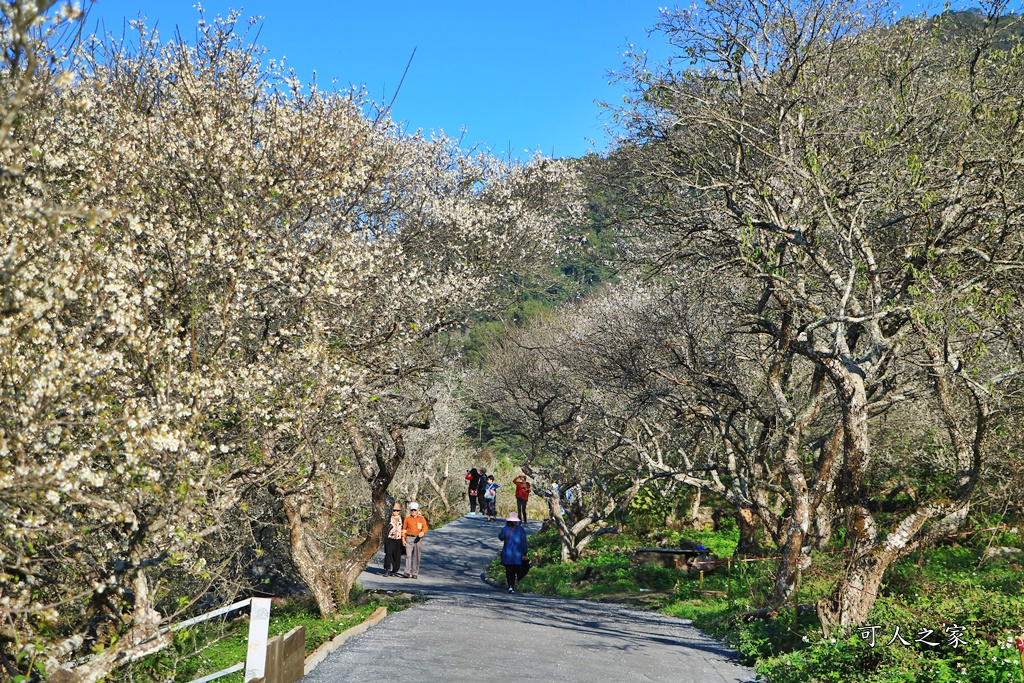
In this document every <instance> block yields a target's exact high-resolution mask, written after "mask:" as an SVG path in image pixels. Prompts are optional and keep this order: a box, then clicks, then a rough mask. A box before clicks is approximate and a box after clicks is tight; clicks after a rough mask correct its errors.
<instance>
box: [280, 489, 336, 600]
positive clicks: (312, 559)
mask: <svg viewBox="0 0 1024 683" xmlns="http://www.w3.org/2000/svg"><path fill="white" fill-rule="evenodd" d="M276 488H277V487H274V489H276ZM275 492H279V489H278V491H275ZM282 503H283V506H284V513H285V515H287V516H288V523H289V525H290V526H291V551H292V563H293V564H294V565H295V568H296V569H297V570H298V571H299V576H301V577H302V580H303V581H305V582H306V585H307V586H309V590H310V592H311V593H312V594H313V599H314V600H316V606H317V608H318V609H319V610H320V614H321V616H324V617H328V616H330V615H332V614H334V613H335V612H337V611H338V606H337V603H336V602H335V599H334V590H333V582H332V581H331V576H330V573H329V572H330V569H329V567H330V564H329V563H328V562H327V559H326V557H325V556H324V553H323V551H322V550H321V549H320V544H319V542H318V541H317V539H316V535H315V534H313V532H312V530H311V529H310V528H309V526H308V525H307V524H306V521H305V519H304V518H306V517H308V516H309V503H308V502H307V501H306V499H305V497H304V496H299V495H296V494H291V495H286V496H284V500H283V501H282Z"/></svg>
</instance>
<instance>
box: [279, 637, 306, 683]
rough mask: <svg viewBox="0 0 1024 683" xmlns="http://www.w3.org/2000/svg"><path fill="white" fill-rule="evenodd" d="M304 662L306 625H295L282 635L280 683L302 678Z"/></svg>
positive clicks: (292, 682)
mask: <svg viewBox="0 0 1024 683" xmlns="http://www.w3.org/2000/svg"><path fill="white" fill-rule="evenodd" d="M305 663H306V627H305V626H296V627H295V628H293V629H292V630H291V631H289V632H288V633H286V634H285V636H284V649H283V652H282V676H281V679H282V680H281V683H295V682H296V681H298V680H299V679H300V678H302V674H303V668H304V666H305Z"/></svg>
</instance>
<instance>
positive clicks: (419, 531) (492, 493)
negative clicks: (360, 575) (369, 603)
mask: <svg viewBox="0 0 1024 683" xmlns="http://www.w3.org/2000/svg"><path fill="white" fill-rule="evenodd" d="M466 481H467V482H469V511H470V513H471V514H475V513H476V509H477V505H479V506H480V512H481V514H484V515H486V516H487V521H488V522H490V521H493V520H494V519H496V518H497V516H498V513H497V498H498V484H496V483H495V481H494V476H493V475H488V474H487V470H486V469H484V468H483V467H481V468H480V469H479V470H477V469H476V468H475V467H474V468H473V469H471V470H469V471H468V472H466ZM512 483H513V484H515V485H516V507H517V508H518V509H517V511H516V512H510V513H509V514H508V517H506V518H505V526H504V527H503V528H502V530H501V531H500V532H499V533H498V539H499V540H501V541H502V547H501V563H502V564H503V565H504V566H505V579H506V581H508V592H509V593H515V592H516V584H518V583H519V581H520V580H521V579H522V578H523V577H524V576H525V575H526V572H527V571H528V570H529V568H530V565H529V562H528V561H527V557H526V552H527V545H526V529H524V528H523V524H525V523H526V503H527V501H529V499H530V488H531V487H530V482H529V481H527V480H526V475H525V474H520V475H519V476H518V477H516V478H515V479H513V480H512ZM428 530H429V527H428V525H427V520H426V518H425V517H424V516H423V515H421V514H420V506H419V503H409V514H408V516H406V517H405V518H403V517H402V506H401V504H400V503H398V501H395V503H394V504H393V505H392V506H391V518H390V519H389V520H388V523H387V525H386V526H385V532H386V533H385V536H384V575H385V576H401V577H402V578H404V579H418V578H419V574H420V555H421V553H422V552H423V537H424V536H426V534H427V531H428ZM403 548H404V549H405V572H400V571H399V568H400V566H401V562H402V550H403Z"/></svg>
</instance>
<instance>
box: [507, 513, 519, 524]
mask: <svg viewBox="0 0 1024 683" xmlns="http://www.w3.org/2000/svg"><path fill="white" fill-rule="evenodd" d="M505 521H506V522H518V521H519V513H516V512H510V513H508V517H506V518H505Z"/></svg>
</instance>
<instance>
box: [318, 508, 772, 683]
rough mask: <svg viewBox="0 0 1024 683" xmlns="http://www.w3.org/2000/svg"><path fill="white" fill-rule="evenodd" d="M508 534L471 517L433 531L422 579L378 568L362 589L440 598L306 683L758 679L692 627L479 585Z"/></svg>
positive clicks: (347, 648)
mask: <svg viewBox="0 0 1024 683" xmlns="http://www.w3.org/2000/svg"><path fill="white" fill-rule="evenodd" d="M500 528H501V525H500V523H497V522H493V523H490V524H488V523H487V522H485V521H483V520H482V519H477V518H471V517H463V518H461V519H458V520H456V521H454V522H452V523H451V524H449V525H447V526H445V527H443V528H441V529H438V530H436V531H431V532H430V533H429V534H427V537H426V538H425V539H424V541H425V542H429V543H430V544H429V545H427V546H425V547H424V549H423V561H422V566H421V570H420V578H419V579H418V580H416V581H414V580H412V579H401V578H391V577H385V576H383V570H382V569H381V568H380V566H379V565H378V564H377V563H374V565H371V567H370V569H369V570H368V571H367V572H366V573H364V574H363V575H362V577H360V583H362V585H363V586H364V587H366V588H382V589H385V590H390V589H399V588H400V589H407V590H408V589H411V588H416V589H420V590H425V591H427V592H428V593H431V594H433V597H431V598H430V599H429V600H428V601H427V602H426V603H425V604H423V605H420V606H418V607H415V608H412V609H408V610H405V611H402V612H398V613H396V614H392V615H388V617H387V618H386V619H385V620H384V621H383V622H381V624H380V625H378V626H375V627H373V628H371V629H369V630H368V631H367V632H366V633H364V634H362V635H360V636H357V637H355V638H353V639H351V640H349V641H348V642H347V643H346V644H345V645H344V646H343V647H342V648H341V649H339V650H338V651H337V652H335V653H334V654H332V655H331V656H330V657H328V658H327V660H325V661H324V662H323V663H322V664H321V665H320V666H318V667H317V668H316V670H314V671H313V672H311V673H310V674H309V675H308V676H306V677H305V679H304V683H338V682H340V681H441V680H443V681H445V683H456V682H461V681H467V682H468V681H472V682H473V683H478V682H479V681H481V680H488V679H492V680H502V679H511V680H520V681H551V680H558V681H560V682H563V681H564V682H566V683H574V682H577V681H578V682H579V683H584V682H586V683H594V682H595V681H622V682H631V681H648V682H649V681H672V682H674V683H677V682H682V683H687V682H693V683H698V682H700V683H705V682H707V683H726V682H727V683H749V682H751V681H753V680H754V676H755V674H754V672H753V671H752V670H750V669H747V668H745V667H741V666H739V665H738V664H736V663H735V662H734V661H733V659H732V653H731V652H730V651H729V650H728V649H727V648H726V647H724V646H723V645H722V644H720V643H719V642H718V641H715V640H713V639H711V638H709V637H707V636H705V635H703V634H702V633H701V632H700V631H698V630H697V629H695V628H693V627H692V626H690V625H689V622H687V621H684V620H681V619H673V618H671V617H666V616H663V615H660V614H656V613H653V612H645V611H642V610H635V609H630V608H627V607H622V606H620V605H609V604H604V603H597V602H588V601H582V600H563V599H558V598H548V597H543V596H538V595H530V594H523V593H519V594H516V595H507V594H505V593H504V592H502V591H498V590H495V589H493V588H491V587H490V586H488V585H487V584H485V583H484V582H483V581H482V580H481V575H482V572H483V568H484V566H486V564H487V563H488V562H489V561H490V560H491V558H493V557H494V555H495V553H496V552H497V551H498V550H500V547H501V543H500V542H499V541H498V540H497V535H498V531H499V530H500ZM484 662H486V664H484Z"/></svg>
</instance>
